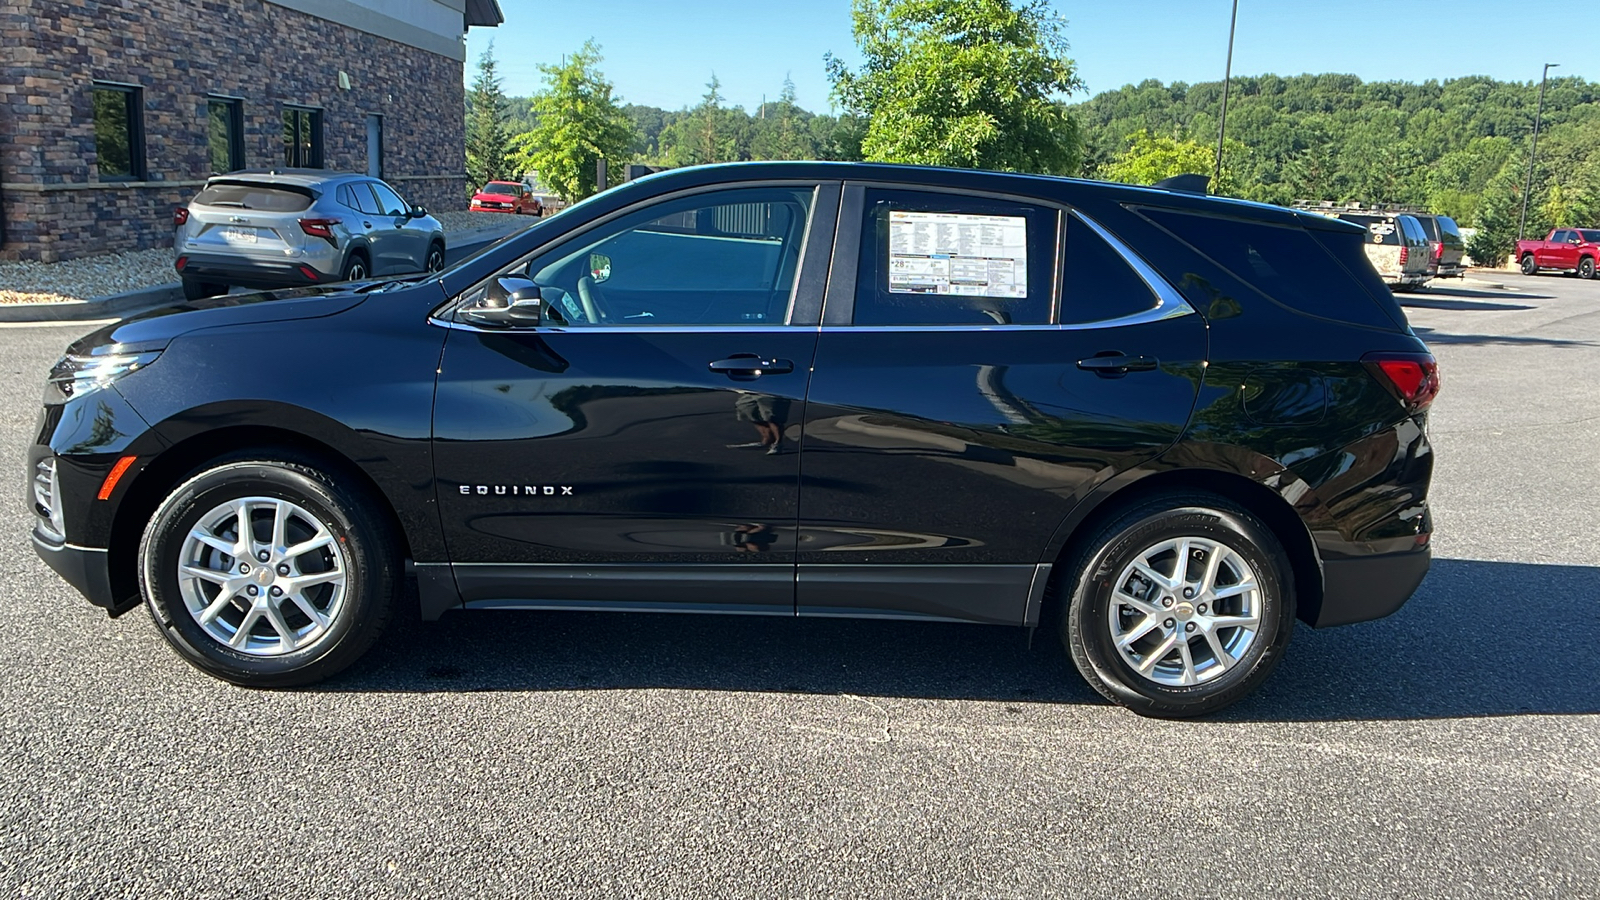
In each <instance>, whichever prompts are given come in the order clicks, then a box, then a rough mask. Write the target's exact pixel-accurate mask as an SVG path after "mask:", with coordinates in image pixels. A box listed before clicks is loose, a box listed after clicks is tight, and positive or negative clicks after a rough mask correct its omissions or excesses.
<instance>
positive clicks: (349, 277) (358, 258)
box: [339, 253, 372, 281]
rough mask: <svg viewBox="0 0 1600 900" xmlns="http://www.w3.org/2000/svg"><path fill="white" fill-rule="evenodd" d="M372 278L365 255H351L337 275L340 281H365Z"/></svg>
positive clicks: (369, 264) (369, 265)
mask: <svg viewBox="0 0 1600 900" xmlns="http://www.w3.org/2000/svg"><path fill="white" fill-rule="evenodd" d="M371 277H372V263H370V262H368V261H367V255H366V254H365V253H352V254H350V258H349V259H347V260H345V262H344V271H343V272H340V273H339V280H340V281H365V280H367V279H368V278H371Z"/></svg>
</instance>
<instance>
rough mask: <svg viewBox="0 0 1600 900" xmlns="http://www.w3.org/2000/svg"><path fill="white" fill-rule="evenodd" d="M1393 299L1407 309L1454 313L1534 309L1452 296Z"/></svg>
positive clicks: (1518, 304) (1401, 297) (1522, 305)
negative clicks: (1444, 310) (1437, 310)
mask: <svg viewBox="0 0 1600 900" xmlns="http://www.w3.org/2000/svg"><path fill="white" fill-rule="evenodd" d="M1395 299H1397V300H1399V301H1400V305H1401V306H1404V307H1406V308H1407V309H1446V310H1451V311H1454V312H1511V311H1515V310H1520V309H1536V308H1537V307H1533V306H1529V305H1527V304H1526V303H1484V302H1482V301H1478V300H1461V299H1457V298H1456V297H1455V296H1454V295H1451V296H1449V297H1424V296H1419V295H1416V294H1403V295H1400V296H1397V297H1396V298H1395Z"/></svg>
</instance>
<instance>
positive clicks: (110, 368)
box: [45, 350, 161, 403]
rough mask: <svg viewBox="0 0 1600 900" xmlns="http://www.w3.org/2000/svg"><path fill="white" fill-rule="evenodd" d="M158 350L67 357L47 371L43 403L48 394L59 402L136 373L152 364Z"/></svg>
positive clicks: (47, 399) (70, 355) (159, 353)
mask: <svg viewBox="0 0 1600 900" xmlns="http://www.w3.org/2000/svg"><path fill="white" fill-rule="evenodd" d="M160 355H161V351H160V350H151V351H147V352H144V353H115V352H113V353H106V354H103V355H99V356H78V355H75V354H70V353H69V354H67V355H66V356H63V357H61V359H60V361H58V362H57V363H56V364H55V366H53V367H52V368H51V369H50V378H49V383H48V384H47V385H46V387H45V402H47V403H48V402H49V401H50V400H51V396H50V395H51V394H52V393H57V394H59V395H60V399H71V398H73V397H77V396H79V395H81V394H87V393H89V392H90V391H94V390H98V389H100V388H103V387H105V386H106V385H108V384H110V383H112V382H113V381H116V380H117V379H118V378H121V377H123V376H124V375H128V374H130V373H133V372H136V371H138V370H140V369H142V368H144V367H145V366H148V365H150V364H151V363H153V362H155V360H156V357H158V356H160Z"/></svg>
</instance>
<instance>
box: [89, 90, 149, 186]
mask: <svg viewBox="0 0 1600 900" xmlns="http://www.w3.org/2000/svg"><path fill="white" fill-rule="evenodd" d="M94 152H95V162H96V163H97V164H98V165H99V167H100V180H101V181H142V180H143V179H144V92H143V91H142V90H140V89H139V88H137V87H133V86H131V85H125V84H101V83H99V82H95V85H94Z"/></svg>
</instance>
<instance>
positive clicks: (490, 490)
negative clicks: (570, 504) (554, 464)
mask: <svg viewBox="0 0 1600 900" xmlns="http://www.w3.org/2000/svg"><path fill="white" fill-rule="evenodd" d="M461 493H462V494H463V495H470V494H477V495H479V496H485V497H486V496H488V495H490V494H493V495H495V496H496V497H507V496H509V497H555V496H557V495H559V496H562V497H571V496H573V494H572V486H571V485H567V484H559V485H558V484H463V485H462V486H461Z"/></svg>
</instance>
